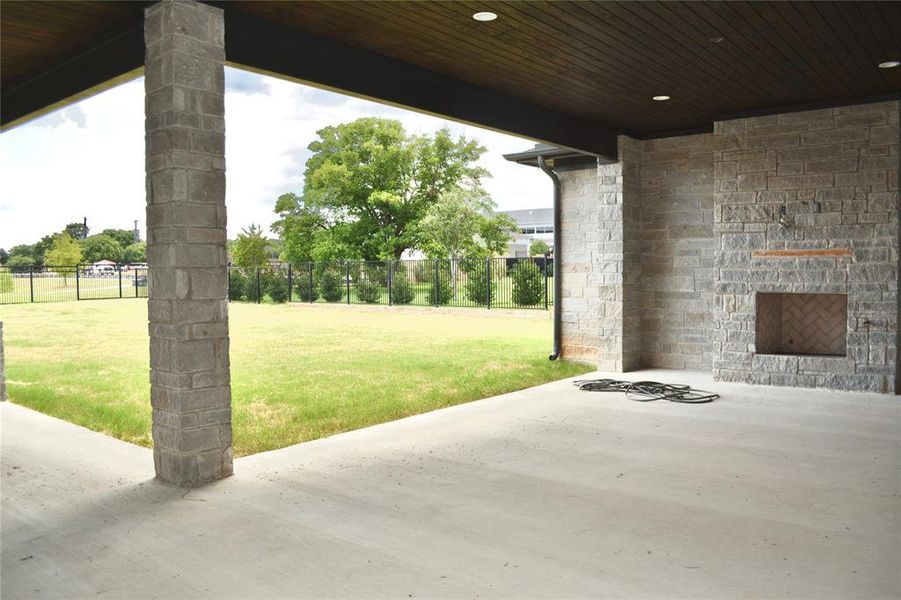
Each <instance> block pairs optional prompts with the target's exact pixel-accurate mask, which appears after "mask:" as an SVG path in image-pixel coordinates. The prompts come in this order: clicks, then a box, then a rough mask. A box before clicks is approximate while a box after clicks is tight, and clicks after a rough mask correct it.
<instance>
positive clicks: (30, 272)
mask: <svg viewBox="0 0 901 600" xmlns="http://www.w3.org/2000/svg"><path fill="white" fill-rule="evenodd" d="M28 289H29V290H31V303H32V304H34V267H28Z"/></svg>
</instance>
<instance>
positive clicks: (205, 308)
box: [144, 0, 232, 486]
mask: <svg viewBox="0 0 901 600" xmlns="http://www.w3.org/2000/svg"><path fill="white" fill-rule="evenodd" d="M224 37H225V31H224V21H223V15H222V11H221V10H220V9H218V8H213V7H211V6H208V5H206V4H201V3H198V2H193V1H172V0H165V1H163V2H160V3H159V4H155V5H153V6H151V7H149V8H148V9H147V10H146V13H145V17H144V41H145V44H146V58H145V78H144V86H145V94H146V96H145V116H146V123H145V127H146V173H147V262H148V264H149V267H150V270H149V290H148V293H149V301H148V312H149V321H150V327H149V329H150V383H151V386H150V389H151V402H152V404H153V443H154V451H153V457H154V465H155V467H156V474H157V477H158V478H159V479H161V480H163V481H166V482H169V483H173V484H176V485H184V486H190V485H199V484H202V483H205V482H208V481H212V480H215V479H219V478H222V477H227V476H229V475H231V474H232V432H231V391H230V386H229V360H228V302H227V298H228V292H227V287H228V274H227V270H226V269H227V262H226V261H227V259H226V250H225V241H226V230H225V220H226V215H225V118H224V113H225V108H224V61H225V48H224V43H225V41H224Z"/></svg>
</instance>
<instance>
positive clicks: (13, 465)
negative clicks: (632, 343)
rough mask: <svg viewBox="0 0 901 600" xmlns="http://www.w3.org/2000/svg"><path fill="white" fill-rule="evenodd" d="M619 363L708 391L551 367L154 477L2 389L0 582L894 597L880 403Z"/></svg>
mask: <svg viewBox="0 0 901 600" xmlns="http://www.w3.org/2000/svg"><path fill="white" fill-rule="evenodd" d="M596 375H598V376H600V375H602V374H600V373H599V374H596ZM634 378H636V379H655V380H665V381H674V380H678V381H685V382H687V383H691V384H692V385H695V386H698V387H701V388H707V389H710V388H714V387H715V388H716V389H717V391H719V392H720V393H721V394H722V398H721V399H720V400H719V401H717V402H715V403H713V404H706V405H694V406H693V405H684V404H672V403H666V402H662V403H661V402H655V403H648V404H642V403H638V402H630V401H628V400H626V399H625V398H623V397H622V396H621V395H618V394H612V395H608V394H596V393H588V392H580V391H578V390H577V389H576V388H574V387H573V386H572V385H571V384H570V383H569V382H568V381H560V382H556V383H552V384H548V385H544V386H540V387H537V388H533V389H529V390H524V391H521V392H515V393H512V394H507V395H504V396H499V397H496V398H491V399H488V400H484V401H480V402H474V403H471V404H467V405H461V406H456V407H453V408H449V409H445V410H440V411H436V412H433V413H429V414H424V415H420V416H416V417H412V418H408V419H404V420H401V421H395V422H393V423H387V424H384V425H379V426H376V427H371V428H367V429H363V430H358V431H355V432H351V433H347V434H342V435H338V436H334V437H331V438H326V439H322V440H319V441H316V442H312V443H307V444H300V445H297V446H293V447H290V448H285V449H283V450H277V451H274V452H268V453H264V454H258V455H255V456H251V457H247V458H241V459H238V460H237V461H236V462H235V476H234V477H231V478H229V479H226V480H224V481H220V482H217V483H215V484H211V485H207V486H205V487H203V488H200V489H192V490H185V489H179V488H174V487H171V486H168V485H165V484H162V483H160V482H158V481H156V480H154V479H153V477H154V473H153V469H152V467H151V460H150V455H151V452H150V451H149V450H147V449H144V448H139V447H137V446H132V445H130V444H126V443H124V442H120V441H117V440H114V439H111V438H108V437H106V436H103V435H100V434H97V433H93V432H90V431H88V430H85V429H81V428H79V427H76V426H74V425H70V424H68V423H65V422H62V421H58V420H55V419H52V418H50V417H47V416H44V415H41V414H39V413H35V412H31V411H29V410H28V409H25V408H21V407H18V406H16V405H11V404H8V403H6V404H4V405H3V406H2V418H3V446H2V468H3V474H4V484H3V513H2V514H3V517H2V519H3V520H2V523H0V525H2V530H3V549H2V560H3V563H2V565H3V582H2V590H0V591H2V595H3V597H9V598H22V599H26V598H60V597H67V598H75V597H78V598H82V597H96V596H98V595H99V596H100V597H104V596H108V597H115V598H186V597H192V598H300V597H302V598H461V597H467V598H470V597H471V598H475V597H481V598H547V597H657V598H660V597H666V598H676V597H694V598H725V597H728V598H760V597H806V598H810V597H816V598H890V597H895V596H897V595H898V592H899V591H901V587H899V585H901V582H899V576H898V569H897V566H898V556H899V554H901V541H899V537H898V535H897V519H898V473H899V472H901V457H899V453H898V441H897V435H898V431H899V429H901V405H899V404H898V402H897V399H896V398H894V397H892V396H885V395H875V394H861V393H846V392H826V391H822V390H790V389H787V388H779V387H765V388H761V387H755V386H750V385H745V384H736V383H715V382H713V381H712V380H711V378H710V376H709V375H687V374H686V373H674V372H670V371H642V372H639V373H636V374H634ZM60 448H65V449H66V451H65V452H62V453H61V452H60Z"/></svg>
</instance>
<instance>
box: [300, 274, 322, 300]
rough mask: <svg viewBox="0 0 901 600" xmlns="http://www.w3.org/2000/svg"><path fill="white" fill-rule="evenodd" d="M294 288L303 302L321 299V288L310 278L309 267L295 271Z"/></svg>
mask: <svg viewBox="0 0 901 600" xmlns="http://www.w3.org/2000/svg"><path fill="white" fill-rule="evenodd" d="M294 289H295V290H297V298H298V299H299V300H300V301H301V302H315V301H316V300H318V299H319V290H317V289H316V285H315V284H314V283H313V282H312V280H311V278H310V271H309V267H306V268H304V269H298V270H297V271H295V272H294Z"/></svg>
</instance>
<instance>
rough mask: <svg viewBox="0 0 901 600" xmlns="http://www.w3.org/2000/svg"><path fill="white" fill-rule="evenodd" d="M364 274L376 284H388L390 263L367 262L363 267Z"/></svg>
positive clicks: (383, 285)
mask: <svg viewBox="0 0 901 600" xmlns="http://www.w3.org/2000/svg"><path fill="white" fill-rule="evenodd" d="M362 272H363V275H364V276H365V277H366V279H368V280H369V281H371V282H373V283H375V284H376V285H379V286H382V287H385V286H386V285H388V263H384V262H365V263H363V268H362Z"/></svg>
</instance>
